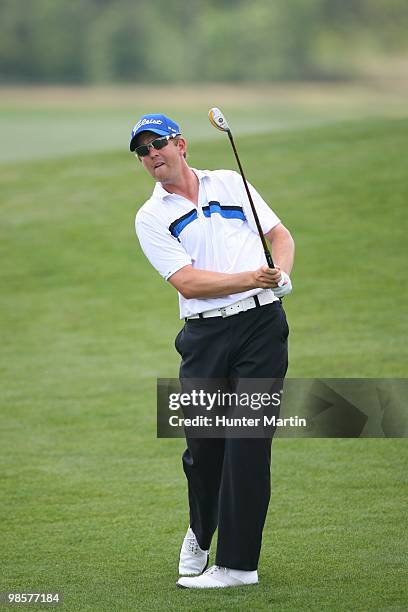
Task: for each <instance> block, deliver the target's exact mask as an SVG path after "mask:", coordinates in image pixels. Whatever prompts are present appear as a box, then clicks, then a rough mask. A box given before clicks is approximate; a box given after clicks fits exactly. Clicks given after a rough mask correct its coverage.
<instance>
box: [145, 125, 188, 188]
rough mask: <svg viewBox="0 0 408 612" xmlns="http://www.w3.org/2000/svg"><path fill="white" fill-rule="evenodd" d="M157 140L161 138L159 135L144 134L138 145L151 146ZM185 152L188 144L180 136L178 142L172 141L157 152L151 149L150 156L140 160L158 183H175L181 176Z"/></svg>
mask: <svg viewBox="0 0 408 612" xmlns="http://www.w3.org/2000/svg"><path fill="white" fill-rule="evenodd" d="M156 138H159V135H158V134H154V133H153V132H142V134H140V136H139V138H138V140H137V145H138V146H140V145H142V144H149V142H152V141H153V140H155V139H156ZM185 150H186V142H185V140H184V138H181V136H180V137H178V138H177V140H174V139H170V140H169V141H168V144H167V145H166V146H165V147H163V148H162V149H159V150H157V149H155V148H154V147H150V149H149V154H148V155H145V156H144V157H139V159H140V161H141V162H142V164H143V166H144V168H146V170H147V171H148V172H149V174H151V175H152V177H153V178H154V179H155V180H156V181H159V182H160V183H163V184H166V183H174V182H175V181H176V180H177V178H178V176H179V174H180V171H181V167H182V164H183V162H184V157H183V154H184V152H185Z"/></svg>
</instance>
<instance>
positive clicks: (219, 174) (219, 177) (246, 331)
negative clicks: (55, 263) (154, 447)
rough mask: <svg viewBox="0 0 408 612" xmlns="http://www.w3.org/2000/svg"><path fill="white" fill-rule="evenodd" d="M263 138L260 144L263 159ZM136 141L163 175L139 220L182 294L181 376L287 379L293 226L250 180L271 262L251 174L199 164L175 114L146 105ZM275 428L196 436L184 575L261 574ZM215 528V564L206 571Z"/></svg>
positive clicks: (187, 465)
mask: <svg viewBox="0 0 408 612" xmlns="http://www.w3.org/2000/svg"><path fill="white" fill-rule="evenodd" d="M264 146H265V145H264V144H263V143H262V142H260V143H259V149H258V152H259V157H260V163H263V162H262V148H263V147H264ZM130 150H131V151H134V152H135V154H136V156H137V157H138V158H139V161H140V162H141V163H142V165H143V167H144V168H145V170H147V172H148V173H149V174H151V176H152V177H153V178H154V180H155V181H156V186H155V188H154V191H153V194H152V196H151V198H150V199H149V200H148V201H147V202H146V203H145V204H144V205H143V206H142V207H141V208H140V210H139V211H138V213H137V215H136V223H135V225H136V232H137V236H138V238H139V241H140V244H141V247H142V249H143V251H144V253H145V255H146V256H147V258H148V259H149V260H150V262H151V263H152V265H153V266H154V267H155V268H156V269H157V270H158V272H159V273H160V274H161V275H162V276H163V278H164V279H165V280H167V281H169V283H171V285H173V287H175V289H176V290H177V291H178V294H179V304H180V317H181V318H182V319H185V325H184V327H183V329H182V330H181V332H180V333H179V334H178V335H177V338H176V348H177V351H178V352H179V353H180V355H181V357H182V362H181V366H180V377H181V378H184V379H189V378H207V379H221V378H222V379H229V378H233V379H240V378H243V379H251V378H259V379H261V378H262V379H271V378H281V379H282V378H283V377H284V376H285V373H286V369H287V337H288V333H289V330H288V326H287V322H286V317H285V313H284V310H283V308H282V305H281V300H280V298H281V297H282V296H284V295H286V294H288V293H290V291H291V289H292V285H291V281H290V278H289V274H290V272H291V269H292V264H293V257H294V243H293V240H292V237H291V235H290V233H289V231H288V230H287V229H286V228H285V227H284V226H283V225H282V223H281V222H280V220H279V219H278V217H277V216H276V215H275V213H273V212H272V210H271V209H270V208H269V207H268V205H267V204H266V203H265V202H264V201H263V199H262V198H261V196H260V195H259V194H258V193H257V192H256V191H255V189H254V188H253V187H252V186H250V190H251V194H252V196H253V200H254V203H255V206H256V209H257V212H258V215H259V219H260V223H261V227H262V230H263V232H264V234H265V236H266V238H267V239H268V240H269V242H270V243H271V248H272V254H273V259H274V262H275V265H276V267H275V268H274V269H270V268H268V266H267V265H266V264H265V263H264V262H265V256H264V252H263V249H262V245H261V241H260V238H259V235H258V233H257V229H256V225H255V222H254V219H253V214H252V211H251V208H250V205H249V203H248V201H247V195H246V193H245V190H244V186H243V182H242V178H241V177H240V175H239V174H237V173H236V172H233V171H229V170H217V171H208V170H205V171H200V170H196V169H193V168H191V167H190V166H189V165H188V163H187V161H186V151H187V144H186V140H185V139H184V138H183V137H182V135H181V131H180V128H179V126H178V125H177V124H176V123H175V122H174V121H172V120H171V119H169V118H168V117H165V116H164V115H151V114H150V115H144V116H143V117H142V118H141V119H140V120H139V121H138V123H137V124H136V125H135V127H134V129H133V131H132V136H131V142H130ZM278 285H279V286H278ZM271 437H272V436H270V437H266V438H257V439H253V438H252V439H250V438H225V439H224V438H221V439H220V438H217V439H215V438H207V439H204V438H199V439H197V438H188V439H187V450H186V451H185V452H184V454H183V468H184V471H185V474H186V477H187V481H188V495H189V505H190V526H189V528H188V531H187V534H186V536H185V538H184V541H183V544H182V548H181V552H180V562H179V573H180V575H181V576H182V577H181V578H180V579H179V581H178V583H177V584H178V586H180V587H184V588H225V587H231V586H240V585H250V584H256V583H257V582H258V572H257V567H258V560H259V554H260V549H261V540H262V530H263V526H264V522H265V518H266V513H267V509H268V504H269V497H270V458H271V442H272V440H271ZM217 527H218V542H217V552H216V558H215V563H216V564H215V565H214V566H212V567H211V568H210V569H208V570H207V571H205V570H206V567H207V564H208V557H209V549H210V544H211V539H212V536H213V534H214V532H215V530H216V528H217Z"/></svg>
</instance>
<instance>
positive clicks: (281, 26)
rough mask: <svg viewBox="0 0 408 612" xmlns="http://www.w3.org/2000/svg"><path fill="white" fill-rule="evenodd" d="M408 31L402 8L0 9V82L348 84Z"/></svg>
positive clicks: (361, 2)
mask: <svg viewBox="0 0 408 612" xmlns="http://www.w3.org/2000/svg"><path fill="white" fill-rule="evenodd" d="M407 30H408V3H407V2H406V0H252V1H248V0H217V1H215V0H201V1H200V0H0V81H1V82H2V83H10V82H14V83H16V82H43V83H56V82H58V83H103V82H131V83H138V82H140V83H150V82H168V83H173V82H178V83H179V82H185V83H188V82H200V81H271V80H277V79H284V80H290V79H293V80H295V79H336V78H344V77H353V76H354V75H355V74H356V71H357V70H358V67H357V64H356V58H358V57H362V56H364V55H365V56H367V55H369V54H373V55H375V56H381V55H387V54H398V53H404V52H406V51H407V48H408V37H407V36H406V32H407Z"/></svg>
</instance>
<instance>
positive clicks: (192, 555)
mask: <svg viewBox="0 0 408 612" xmlns="http://www.w3.org/2000/svg"><path fill="white" fill-rule="evenodd" d="M208 557H209V551H208V550H201V548H200V547H199V545H198V542H197V538H196V537H195V535H194V532H193V531H192V529H191V527H189V528H188V529H187V533H186V536H185V538H184V541H183V545H182V547H181V550H180V562H179V574H180V576H198V575H199V574H201V573H202V572H203V571H204V570H205V568H206V567H207V565H208Z"/></svg>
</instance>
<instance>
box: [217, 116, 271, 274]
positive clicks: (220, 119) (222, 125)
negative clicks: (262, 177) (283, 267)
mask: <svg viewBox="0 0 408 612" xmlns="http://www.w3.org/2000/svg"><path fill="white" fill-rule="evenodd" d="M208 117H209V119H210V122H211V125H213V126H214V127H215V128H217V130H221V132H227V134H228V138H229V139H230V142H231V146H232V149H233V151H234V155H235V159H236V160H237V164H238V168H239V171H240V174H241V177H242V180H243V181H244V187H245V191H246V193H247V196H248V200H249V203H250V205H251V209H252V213H253V215H254V219H255V223H256V227H257V230H258V234H259V237H260V239H261V242H262V247H263V250H264V253H265V258H266V263H267V264H268V266H269V267H270V268H274V267H275V266H274V264H273V260H272V255H271V253H270V251H269V249H268V246H267V244H266V240H265V236H264V234H263V231H262V228H261V224H260V223H259V219H258V215H257V212H256V208H255V205H254V203H253V201H252V196H251V192H250V191H249V187H248V183H247V182H246V178H245V174H244V171H243V169H242V166H241V162H240V160H239V157H238V152H237V149H236V146H235V143H234V139H233V137H232V134H231V129H230V127H229V125H228V122H227V120H226V118H225V117H224V115H223V114H222V112H221V111H220V109H219V108H211V109H210V111H209V113H208Z"/></svg>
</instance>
